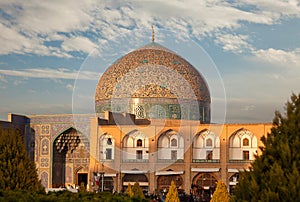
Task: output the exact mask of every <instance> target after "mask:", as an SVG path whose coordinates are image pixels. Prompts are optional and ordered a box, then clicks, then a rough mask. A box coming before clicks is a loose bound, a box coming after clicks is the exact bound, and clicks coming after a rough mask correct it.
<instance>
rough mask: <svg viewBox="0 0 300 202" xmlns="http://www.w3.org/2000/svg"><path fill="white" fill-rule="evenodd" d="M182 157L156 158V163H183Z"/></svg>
mask: <svg viewBox="0 0 300 202" xmlns="http://www.w3.org/2000/svg"><path fill="white" fill-rule="evenodd" d="M183 162H184V161H183V159H177V160H172V159H157V163H183Z"/></svg>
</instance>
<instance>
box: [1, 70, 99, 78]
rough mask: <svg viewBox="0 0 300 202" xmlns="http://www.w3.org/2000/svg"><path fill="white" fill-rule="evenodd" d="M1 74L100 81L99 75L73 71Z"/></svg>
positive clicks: (28, 71)
mask: <svg viewBox="0 0 300 202" xmlns="http://www.w3.org/2000/svg"><path fill="white" fill-rule="evenodd" d="M0 74H2V75H7V76H18V77H26V78H49V79H84V80H98V79H99V74H98V73H96V72H89V71H82V72H80V73H79V74H78V71H71V70H68V69H63V68H61V69H48V68H41V69H38V68H37V69H23V70H2V69H0Z"/></svg>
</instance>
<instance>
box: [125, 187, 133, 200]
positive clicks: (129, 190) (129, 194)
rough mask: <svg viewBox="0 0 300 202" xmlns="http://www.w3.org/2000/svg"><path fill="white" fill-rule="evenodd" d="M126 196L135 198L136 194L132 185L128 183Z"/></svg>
mask: <svg viewBox="0 0 300 202" xmlns="http://www.w3.org/2000/svg"><path fill="white" fill-rule="evenodd" d="M125 194H126V195H128V196H129V197H130V198H132V197H133V195H134V193H133V191H132V187H131V184H130V183H128V187H127V189H126V192H125Z"/></svg>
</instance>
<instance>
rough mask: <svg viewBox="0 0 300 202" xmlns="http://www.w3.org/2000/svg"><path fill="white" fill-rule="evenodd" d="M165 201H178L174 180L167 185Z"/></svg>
mask: <svg viewBox="0 0 300 202" xmlns="http://www.w3.org/2000/svg"><path fill="white" fill-rule="evenodd" d="M165 201H166V202H180V200H179V197H178V191H177V188H176V185H175V183H174V181H173V180H172V182H171V186H170V187H169V191H168V194H167V196H166V200H165Z"/></svg>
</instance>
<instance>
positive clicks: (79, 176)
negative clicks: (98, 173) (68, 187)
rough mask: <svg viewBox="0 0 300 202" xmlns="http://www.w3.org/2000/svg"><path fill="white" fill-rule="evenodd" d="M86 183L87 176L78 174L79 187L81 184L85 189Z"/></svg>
mask: <svg viewBox="0 0 300 202" xmlns="http://www.w3.org/2000/svg"><path fill="white" fill-rule="evenodd" d="M87 182H88V174H87V173H78V175H77V184H78V185H79V186H80V185H81V183H84V186H85V187H86V185H87Z"/></svg>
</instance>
